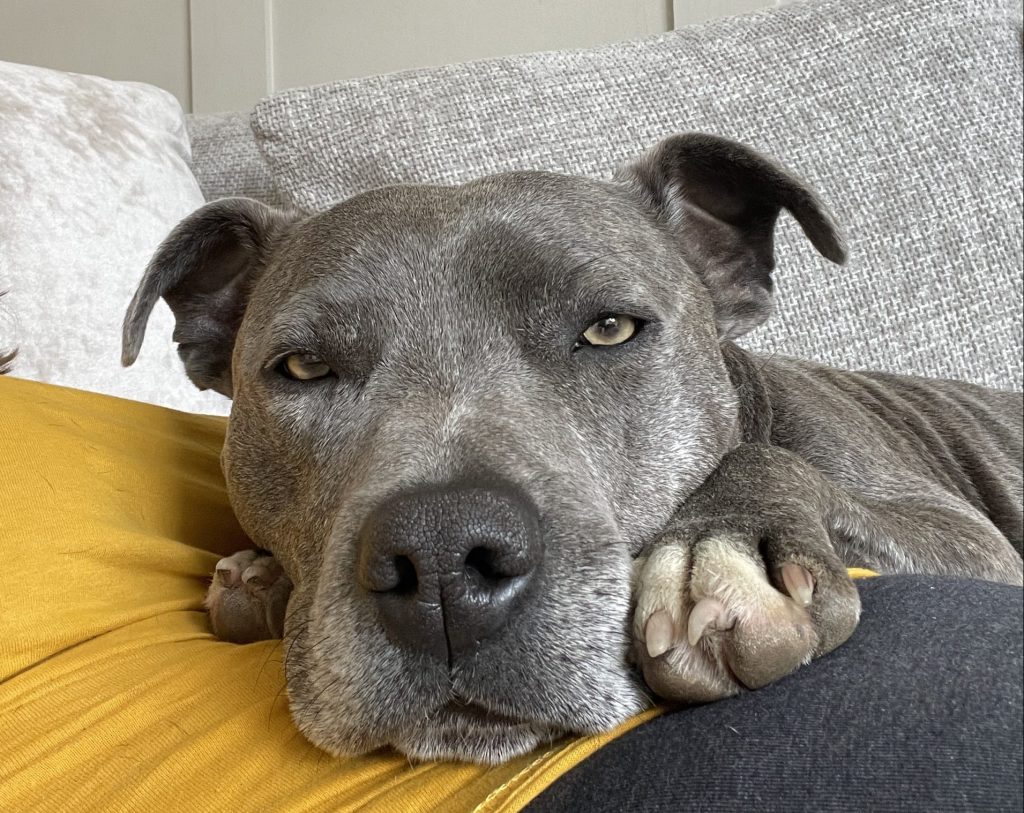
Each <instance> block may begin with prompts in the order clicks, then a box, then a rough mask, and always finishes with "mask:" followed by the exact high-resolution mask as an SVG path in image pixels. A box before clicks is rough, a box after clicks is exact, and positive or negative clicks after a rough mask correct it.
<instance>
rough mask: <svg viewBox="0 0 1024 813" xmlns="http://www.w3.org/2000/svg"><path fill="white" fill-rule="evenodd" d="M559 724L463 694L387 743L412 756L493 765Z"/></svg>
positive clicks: (554, 732) (555, 734) (557, 731)
mask: <svg viewBox="0 0 1024 813" xmlns="http://www.w3.org/2000/svg"><path fill="white" fill-rule="evenodd" d="M566 733H568V732H567V731H565V730H564V729H562V728H561V727H560V726H556V725H552V724H548V723H540V722H536V721H534V720H529V719H525V718H518V717H514V716H512V715H509V714H505V713H502V712H498V711H493V710H492V709H489V708H487V707H486V706H484V705H482V704H480V703H477V702H474V701H470V700H465V699H463V698H457V699H454V700H450V701H448V702H447V703H445V704H444V705H442V706H439V707H438V708H437V709H436V710H435V711H434V712H433V713H431V715H430V716H429V718H427V719H426V720H425V721H422V722H421V723H420V724H418V725H415V726H413V727H411V728H409V729H405V730H404V731H402V732H401V733H400V734H399V735H398V736H397V737H396V738H395V740H394V741H393V742H392V744H393V745H394V746H396V747H397V748H398V749H399V750H400V751H402V752H404V753H405V754H406V756H408V757H409V758H410V759H413V760H417V761H435V760H455V761H459V762H475V763H477V764H482V765H497V764H500V763H502V762H506V761H508V760H509V759H512V758H513V757H516V756H520V755H522V754H525V753H527V752H529V751H531V750H533V749H534V748H536V747H537V746H539V745H541V744H542V743H545V742H551V741H553V740H555V739H558V738H559V737H561V736H564V735H565V734H566Z"/></svg>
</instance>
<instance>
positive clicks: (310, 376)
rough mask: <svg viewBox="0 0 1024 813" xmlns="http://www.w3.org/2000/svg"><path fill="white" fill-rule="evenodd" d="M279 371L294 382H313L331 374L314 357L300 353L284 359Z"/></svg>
mask: <svg viewBox="0 0 1024 813" xmlns="http://www.w3.org/2000/svg"><path fill="white" fill-rule="evenodd" d="M280 369H281V372H282V373H284V375H286V376H288V378H294V379H295V380H296V381H313V380H315V379H317V378H326V377H327V376H329V375H330V374H331V368H330V367H328V366H327V365H326V364H324V363H323V362H322V361H320V359H318V358H317V357H316V356H306V355H303V354H302V353H294V354H292V355H290V356H288V357H287V358H285V360H284V361H282V362H281V367H280Z"/></svg>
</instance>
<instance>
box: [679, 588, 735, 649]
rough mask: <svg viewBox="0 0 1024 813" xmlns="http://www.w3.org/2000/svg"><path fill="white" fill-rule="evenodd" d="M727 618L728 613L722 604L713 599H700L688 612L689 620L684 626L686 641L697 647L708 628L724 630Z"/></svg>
mask: <svg viewBox="0 0 1024 813" xmlns="http://www.w3.org/2000/svg"><path fill="white" fill-rule="evenodd" d="M727 616H728V611H727V610H726V609H725V606H724V605H723V604H722V602H720V601H717V600H716V599H713V598H702V599H701V600H700V601H698V602H697V603H696V604H695V605H694V606H693V609H692V610H690V619H689V621H688V622H687V624H686V639H687V640H688V641H689V642H690V646H697V642H698V641H700V639H701V637H702V636H703V635H704V631H705V630H706V629H707V628H708V627H709V626H710V627H712V629H722V628H724V627H725V626H726V623H725V622H726V618H727Z"/></svg>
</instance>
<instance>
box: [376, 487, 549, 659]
mask: <svg viewBox="0 0 1024 813" xmlns="http://www.w3.org/2000/svg"><path fill="white" fill-rule="evenodd" d="M359 545H360V549H359V581H360V584H361V585H362V586H363V587H364V588H365V589H366V590H368V591H370V593H371V595H372V596H373V597H374V599H375V601H376V604H377V607H378V609H379V612H380V618H381V621H382V623H383V625H384V628H385V630H386V631H387V634H388V636H389V637H390V638H391V639H392V640H393V641H395V642H396V643H398V644H401V645H404V646H409V647H412V648H413V649H416V650H418V651H421V652H426V653H428V654H430V655H432V656H433V657H434V658H437V659H438V660H441V661H447V662H449V663H451V662H454V661H455V660H457V659H458V658H459V657H460V656H462V655H465V654H468V653H470V652H473V651H474V650H475V649H476V647H477V645H478V644H479V643H480V642H481V641H483V640H484V639H486V638H488V637H489V636H491V635H493V634H494V633H496V632H498V631H499V630H501V629H502V628H503V627H504V626H505V625H506V623H507V622H508V620H509V617H510V615H511V613H512V612H513V611H514V610H515V609H516V608H517V607H519V606H521V605H522V604H523V603H524V602H525V601H526V600H528V598H529V595H530V594H531V593H532V589H531V588H532V586H533V582H534V581H535V579H534V576H535V574H536V571H537V568H538V566H539V565H540V562H541V559H542V557H543V552H544V551H543V544H542V541H541V535H540V528H539V522H538V518H537V511H536V508H535V507H534V506H533V504H532V503H531V502H530V501H529V500H528V499H527V498H526V497H525V496H523V495H521V494H519V493H518V492H517V491H516V490H514V489H512V488H503V487H502V488H495V487H488V488H479V487H470V486H458V487H455V486H449V487H437V488H430V489H424V490H420V491H412V492H407V493H404V494H400V495H399V496H397V497H394V498H392V499H390V500H388V501H387V502H386V503H384V504H383V505H381V506H380V507H379V508H378V509H377V510H376V511H375V512H374V513H373V514H372V515H371V516H370V518H369V519H368V520H367V522H366V524H365V525H364V526H363V529H362V532H361V534H360V539H359Z"/></svg>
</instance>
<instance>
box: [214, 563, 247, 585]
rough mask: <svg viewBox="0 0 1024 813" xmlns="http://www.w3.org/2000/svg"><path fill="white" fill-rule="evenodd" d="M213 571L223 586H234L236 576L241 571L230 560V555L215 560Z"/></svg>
mask: <svg viewBox="0 0 1024 813" xmlns="http://www.w3.org/2000/svg"><path fill="white" fill-rule="evenodd" d="M215 571H216V575H217V578H219V579H220V582H221V584H223V585H224V586H225V587H234V586H235V585H236V584H238V577H239V576H240V575H241V572H242V571H241V568H239V567H238V566H237V565H236V564H235V563H234V562H233V561H232V557H230V556H228V557H225V558H224V559H221V560H220V561H219V562H217V567H216V569H215Z"/></svg>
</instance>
